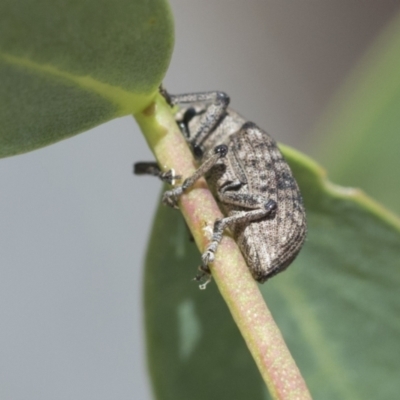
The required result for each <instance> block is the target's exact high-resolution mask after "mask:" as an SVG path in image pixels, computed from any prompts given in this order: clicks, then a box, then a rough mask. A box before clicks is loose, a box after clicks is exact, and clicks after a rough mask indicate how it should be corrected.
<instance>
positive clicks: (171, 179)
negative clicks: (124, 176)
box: [133, 161, 182, 185]
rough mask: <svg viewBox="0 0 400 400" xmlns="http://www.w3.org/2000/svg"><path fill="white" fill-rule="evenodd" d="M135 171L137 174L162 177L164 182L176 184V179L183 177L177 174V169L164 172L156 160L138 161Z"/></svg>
mask: <svg viewBox="0 0 400 400" xmlns="http://www.w3.org/2000/svg"><path fill="white" fill-rule="evenodd" d="M133 173H134V174H135V175H153V176H157V177H158V178H160V179H161V180H162V181H163V182H167V183H169V184H170V185H175V181H176V180H179V179H181V178H182V177H181V175H175V171H174V170H173V169H170V170H169V171H166V172H162V171H161V169H160V167H159V166H158V164H157V163H156V162H151V161H150V162H137V163H135V164H134V165H133Z"/></svg>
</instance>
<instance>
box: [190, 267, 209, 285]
mask: <svg viewBox="0 0 400 400" xmlns="http://www.w3.org/2000/svg"><path fill="white" fill-rule="evenodd" d="M199 271H200V273H198V274H197V275H196V276H195V277H194V278H193V280H194V281H196V282H201V281H202V280H203V279H204V278H205V281H204V282H203V283H201V284H200V285H199V289H200V290H205V289H206V288H207V285H208V284H209V283H210V282H211V279H212V275H211V271H210V270H209V268H208V267H207V266H206V267H204V266H203V265H200V267H199Z"/></svg>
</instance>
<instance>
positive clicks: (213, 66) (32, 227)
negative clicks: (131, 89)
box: [0, 0, 399, 400]
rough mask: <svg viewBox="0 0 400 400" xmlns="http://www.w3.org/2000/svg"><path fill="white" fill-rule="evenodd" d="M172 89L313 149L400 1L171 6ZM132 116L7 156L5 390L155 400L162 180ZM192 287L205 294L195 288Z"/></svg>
mask: <svg viewBox="0 0 400 400" xmlns="http://www.w3.org/2000/svg"><path fill="white" fill-rule="evenodd" d="M171 4H172V8H173V11H174V13H175V17H176V48H175V52H174V55H173V59H172V63H171V67H170V70H169V72H168V74H167V77H166V79H165V85H166V87H167V88H168V89H169V90H170V91H171V92H175V93H178V92H188V91H203V90H212V89H221V90H225V91H227V92H228V93H229V94H230V96H231V99H232V105H233V107H234V108H236V109H238V110H240V112H241V113H242V114H243V115H245V116H246V117H248V118H249V119H250V120H253V121H255V122H257V123H258V124H259V125H260V126H262V127H263V128H264V129H266V130H268V131H269V132H270V133H272V134H273V135H274V136H275V137H276V138H277V139H278V140H279V141H281V142H284V143H287V144H290V145H292V146H295V147H297V148H299V149H301V150H303V151H304V152H306V153H307V152H309V149H310V148H312V143H313V140H315V138H313V137H311V136H310V134H309V132H310V131H311V128H312V127H313V125H314V123H315V121H316V120H317V118H318V115H319V114H320V113H321V111H322V110H323V109H324V107H326V105H327V104H328V102H329V99H330V97H331V96H332V94H333V93H334V91H335V89H336V88H337V87H338V85H340V83H341V81H342V80H343V78H344V77H345V76H346V74H347V73H348V72H349V71H350V69H351V68H352V66H353V65H354V63H356V62H357V60H358V59H359V57H360V56H361V55H362V54H363V53H364V51H365V49H366V48H367V47H368V45H369V44H370V42H371V40H372V39H373V38H374V36H375V35H376V34H377V33H378V32H379V31H380V30H381V29H382V27H383V26H384V25H385V23H386V22H387V21H388V20H390V18H391V17H392V16H393V15H394V13H395V12H396V11H397V9H398V8H399V2H398V1H388V0H385V1H382V0H381V1H376V0H368V1H367V0H364V1H361V0H358V1H354V0H335V1H332V0H331V1H328V0H326V1H323V0H315V1H311V0H291V1H290V0H279V1H278V0H275V1H266V0H264V1H261V0H258V1H256V0H246V1H239V0H214V1H211V0H172V1H171ZM152 159H153V157H152V155H151V153H150V151H149V150H148V149H147V147H146V144H145V142H144V140H143V138H142V137H141V135H140V132H139V131H138V129H137V127H136V124H135V122H134V120H133V119H132V118H131V117H125V118H121V119H118V120H114V121H111V122H109V123H107V124H105V125H102V126H99V127H97V128H95V129H92V130H91V131H89V132H87V133H85V134H83V135H79V136H77V137H75V138H72V139H70V140H66V141H63V142H61V143H58V144H55V145H53V146H50V147H47V148H44V149H41V150H38V151H36V152H32V153H29V154H26V155H23V156H18V157H13V158H8V159H3V160H0V185H1V194H0V223H1V228H2V229H1V230H0V263H1V266H0V321H1V329H0V398H1V399H2V400H17V399H18V400H20V399H21V400H23V399H24V400H25V399H29V400H36V399H41V400H45V399H49V400H50V399H52V400H53V399H60V400H61V399H74V400H80V399H96V400H102V399H144V400H146V399H150V398H151V389H150V384H149V380H148V377H147V372H146V365H145V349H144V346H145V344H144V333H143V324H142V320H143V311H142V278H143V270H142V264H143V259H144V255H145V249H146V242H147V238H148V236H149V232H150V227H151V223H152V216H153V213H154V210H155V208H156V204H157V201H158V195H159V191H160V186H161V185H160V183H159V182H157V181H156V180H152V179H150V178H136V177H133V176H132V174H131V165H132V163H133V162H134V161H139V160H152ZM193 290H196V288H194V289H193Z"/></svg>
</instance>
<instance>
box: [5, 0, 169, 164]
mask: <svg viewBox="0 0 400 400" xmlns="http://www.w3.org/2000/svg"><path fill="white" fill-rule="evenodd" d="M172 47H173V23H172V16H171V13H170V9H169V6H168V4H167V2H166V0H79V1H76V0H2V1H1V2H0V157H5V156H10V155H14V154H18V153H22V152H26V151H30V150H33V149H36V148H39V147H42V146H45V145H48V144H51V143H54V142H57V141H59V140H61V139H65V138H67V137H70V136H72V135H75V134H77V133H79V132H83V131H85V130H87V129H89V128H91V127H93V126H96V125H98V124H101V123H103V122H105V121H108V120H110V119H113V118H116V117H119V116H122V115H127V114H133V113H136V112H138V111H140V110H142V109H143V108H145V107H146V105H147V104H149V102H150V101H151V100H152V98H153V97H154V95H155V93H156V91H157V88H158V86H159V84H160V82H161V80H162V78H163V76H164V74H165V72H166V69H167V67H168V64H169V60H170V56H171V52H172Z"/></svg>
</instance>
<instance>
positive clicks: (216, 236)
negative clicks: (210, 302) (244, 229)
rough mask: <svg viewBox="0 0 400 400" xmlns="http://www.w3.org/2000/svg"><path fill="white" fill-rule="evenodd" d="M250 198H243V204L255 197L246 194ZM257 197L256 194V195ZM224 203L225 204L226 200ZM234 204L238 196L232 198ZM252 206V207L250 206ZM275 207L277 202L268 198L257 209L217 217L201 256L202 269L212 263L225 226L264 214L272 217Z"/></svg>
mask: <svg viewBox="0 0 400 400" xmlns="http://www.w3.org/2000/svg"><path fill="white" fill-rule="evenodd" d="M229 195H230V194H229ZM234 195H239V194H236V193H235V194H234ZM239 196H241V197H242V200H243V197H246V194H242V195H239ZM248 196H249V197H250V199H247V200H244V203H245V204H250V203H252V202H253V201H254V200H255V199H254V198H251V197H252V195H251V194H250V195H248ZM257 197H258V196H257ZM224 201H225V204H226V200H224ZM234 201H235V204H238V203H237V201H238V198H235V199H234ZM251 208H254V207H251ZM276 208H277V204H276V202H275V201H274V200H268V201H266V202H265V203H264V204H260V203H259V205H258V207H257V209H255V210H252V211H241V212H238V213H236V214H234V215H232V216H229V217H226V218H222V219H217V220H216V221H215V223H214V229H213V235H212V238H211V242H210V244H209V245H208V247H207V250H206V251H205V252H204V253H203V255H202V256H201V258H202V261H203V265H202V268H201V269H202V270H203V271H206V270H207V269H208V264H210V263H212V262H213V261H214V254H215V252H216V251H217V248H218V245H219V243H220V242H221V239H222V236H223V232H224V230H225V228H226V227H228V226H230V225H234V224H237V223H249V222H252V221H256V220H258V219H261V218H264V217H266V216H270V217H271V218H273V217H274V216H275V213H276Z"/></svg>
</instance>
